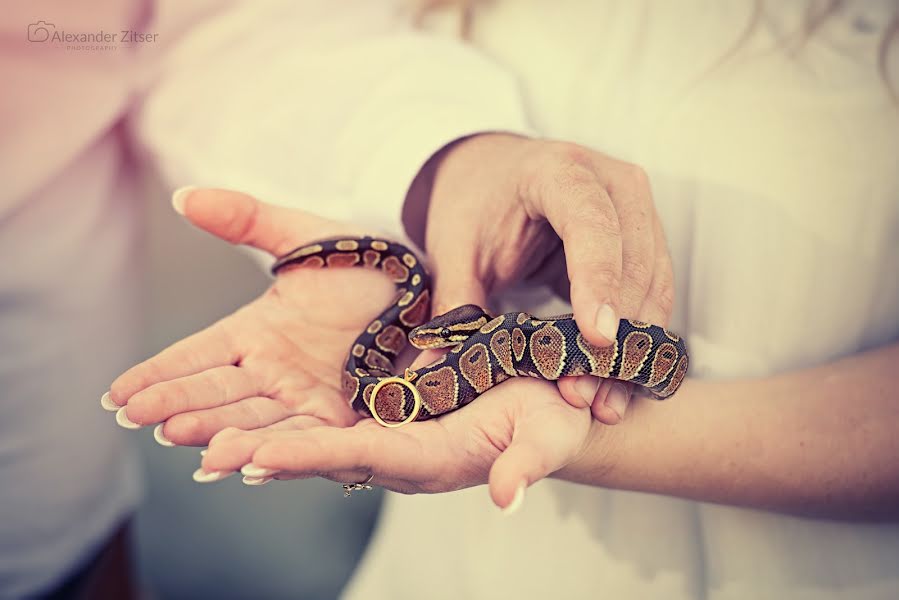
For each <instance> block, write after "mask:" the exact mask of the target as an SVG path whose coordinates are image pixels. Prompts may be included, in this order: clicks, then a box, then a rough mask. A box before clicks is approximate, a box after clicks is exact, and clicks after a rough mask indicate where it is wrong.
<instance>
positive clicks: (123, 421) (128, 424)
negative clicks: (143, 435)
mask: <svg viewBox="0 0 899 600" xmlns="http://www.w3.org/2000/svg"><path fill="white" fill-rule="evenodd" d="M126 408H127V406H123V407H122V408H120V409H119V410H118V411H116V414H115V422H116V423H118V424H119V426H120V427H124V428H125V429H140V428H141V427H142V425H140V424H138V423H135V422H134V421H132V420H131V419H129V418H128V415H126V414H125V409H126Z"/></svg>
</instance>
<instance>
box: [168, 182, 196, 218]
mask: <svg viewBox="0 0 899 600" xmlns="http://www.w3.org/2000/svg"><path fill="white" fill-rule="evenodd" d="M195 189H197V186H195V185H186V186H184V187H180V188H178V189H177V190H175V191H174V192H172V208H174V209H175V212H176V213H178V214H179V215H184V201H185V200H186V199H187V196H188V194H190V193H191V192H192V191H194V190H195Z"/></svg>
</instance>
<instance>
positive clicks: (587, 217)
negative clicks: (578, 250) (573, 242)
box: [559, 198, 621, 243]
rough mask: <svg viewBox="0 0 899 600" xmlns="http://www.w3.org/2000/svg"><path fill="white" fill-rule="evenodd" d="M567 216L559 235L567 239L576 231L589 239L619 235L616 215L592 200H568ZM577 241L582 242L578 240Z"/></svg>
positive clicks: (604, 239)
mask: <svg viewBox="0 0 899 600" xmlns="http://www.w3.org/2000/svg"><path fill="white" fill-rule="evenodd" d="M569 205H570V207H569V211H568V212H569V218H568V219H567V220H566V221H565V222H564V225H563V227H562V231H559V235H561V236H562V239H565V240H567V239H568V238H569V237H570V236H571V235H574V234H576V233H577V232H578V231H583V232H584V236H585V237H588V238H589V239H590V240H591V241H594V242H595V241H596V240H603V241H606V240H609V239H615V238H620V237H621V224H620V223H619V222H618V218H617V215H615V214H614V212H612V211H610V210H604V208H603V207H601V206H599V205H597V204H596V203H594V202H581V201H578V199H576V198H572V199H571V200H569ZM578 243H583V242H582V241H580V240H578Z"/></svg>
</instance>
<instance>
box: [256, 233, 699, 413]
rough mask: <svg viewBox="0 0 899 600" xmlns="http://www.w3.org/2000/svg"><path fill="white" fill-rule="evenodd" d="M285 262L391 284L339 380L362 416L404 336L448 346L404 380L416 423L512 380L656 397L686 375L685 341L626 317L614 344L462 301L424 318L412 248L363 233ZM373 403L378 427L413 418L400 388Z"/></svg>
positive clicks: (280, 264) (565, 324)
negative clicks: (639, 391) (381, 277)
mask: <svg viewBox="0 0 899 600" xmlns="http://www.w3.org/2000/svg"><path fill="white" fill-rule="evenodd" d="M288 266H291V267H305V268H326V267H351V266H362V267H368V268H372V269H380V270H381V271H383V272H384V274H385V275H386V276H387V277H389V278H390V279H391V280H392V281H393V282H394V283H395V284H396V286H397V294H396V298H395V300H394V301H393V302H392V303H391V304H390V306H389V307H388V308H387V309H386V310H385V311H384V312H383V313H382V314H381V315H380V316H379V317H378V318H377V319H375V320H374V321H372V322H371V324H369V326H368V327H367V328H366V329H365V331H363V332H362V334H361V335H360V336H359V337H358V338H357V339H356V341H355V343H354V344H353V345H352V347H351V348H350V352H349V357H348V358H347V362H346V365H345V369H344V372H343V376H342V388H343V391H344V394H345V395H346V397H347V399H348V401H349V402H350V404H351V405H352V407H353V408H354V409H355V410H356V411H358V412H360V413H362V414H364V415H366V416H368V415H371V409H370V403H371V402H372V398H371V394H372V391H373V390H374V389H375V386H376V385H377V384H378V382H379V381H381V380H382V379H384V378H388V377H394V365H393V360H394V358H396V356H397V355H399V353H400V352H402V350H403V349H404V348H405V347H406V344H407V341H408V340H410V339H411V341H412V342H413V345H415V346H417V347H419V348H428V347H447V346H451V347H452V350H451V351H450V352H449V353H447V354H446V356H444V357H441V358H440V359H438V360H437V361H436V362H434V363H432V364H430V365H428V366H426V367H422V368H419V369H416V370H415V371H410V370H407V371H406V373H405V375H404V378H405V379H406V381H408V382H411V384H412V385H413V386H414V387H415V388H416V390H417V391H418V393H419V394H420V397H421V408H420V411H419V412H418V414H417V416H416V417H415V418H416V420H424V419H429V418H432V417H436V416H438V415H442V414H444V413H447V412H450V411H452V410H456V409H457V408H461V407H462V406H465V405H466V404H468V403H469V402H471V401H472V400H474V399H475V398H477V397H478V396H480V395H481V394H483V393H484V392H486V391H487V390H489V389H490V388H491V387H493V386H495V385H497V384H499V383H502V382H503V381H506V380H507V379H509V378H511V377H517V376H528V377H537V378H540V379H548V380H555V379H559V378H560V377H565V376H569V375H586V374H591V375H598V376H600V377H611V378H614V379H619V380H622V381H629V382H632V383H635V384H637V385H640V386H643V387H644V388H646V389H647V390H648V391H649V392H650V393H651V394H652V395H653V396H654V397H656V398H658V399H663V398H667V397H668V396H670V395H672V394H673V393H674V392H675V391H677V388H678V387H679V386H680V384H681V383H682V382H683V380H684V377H685V376H686V374H687V368H688V365H689V358H688V356H687V348H686V344H685V343H684V340H683V339H682V338H680V337H679V336H678V335H676V334H674V333H672V332H670V331H668V330H667V329H665V328H663V327H659V326H657V325H651V324H649V323H642V322H640V321H636V320H633V319H622V320H621V321H620V323H619V326H618V335H617V338H616V340H615V343H614V344H612V345H611V346H608V347H598V346H594V345H592V344H590V343H589V342H588V341H587V340H586V339H584V337H583V336H582V335H581V333H580V330H579V329H578V326H577V324H576V323H575V321H574V319H573V318H571V315H563V316H560V317H554V318H549V319H539V318H535V317H533V316H531V315H529V314H527V313H523V312H519V313H508V314H504V315H500V316H497V317H491V316H490V315H488V314H487V313H486V312H485V311H484V310H483V309H481V308H480V307H477V306H473V305H466V306H462V307H459V308H457V309H454V310H452V311H450V312H448V313H446V314H445V315H441V316H438V317H435V318H434V319H431V320H430V321H429V320H428V316H429V314H430V277H429V275H428V272H427V270H426V269H425V267H424V265H422V263H421V261H420V260H419V259H418V258H417V257H416V256H415V254H413V253H412V251H410V250H409V249H408V248H406V247H405V246H403V245H401V244H397V243H394V242H390V241H386V240H381V239H375V238H370V237H363V238H343V239H334V240H324V241H319V242H315V243H312V244H307V245H304V246H301V247H299V248H297V249H296V250H293V251H292V252H290V253H288V254H286V255H284V256H282V257H281V258H279V259H278V260H277V261H276V262H275V264H274V265H273V266H272V273H274V274H277V273H278V272H279V271H280V270H282V269H284V268H286V267H288ZM410 332H411V335H410ZM374 402H375V409H376V412H377V413H378V415H379V416H380V417H381V418H382V419H383V420H384V421H387V422H400V421H403V420H405V419H406V418H407V417H409V416H410V415H411V414H412V410H413V406H414V404H415V399H414V395H413V394H412V392H411V391H410V390H409V388H408V387H407V386H405V385H401V384H400V383H387V384H386V385H383V386H382V387H381V389H380V390H379V391H378V394H377V397H376V398H375V399H374Z"/></svg>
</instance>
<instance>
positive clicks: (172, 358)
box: [109, 320, 241, 406]
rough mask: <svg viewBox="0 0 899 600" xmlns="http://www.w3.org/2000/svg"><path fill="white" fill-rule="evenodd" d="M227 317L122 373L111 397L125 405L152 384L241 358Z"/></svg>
mask: <svg viewBox="0 0 899 600" xmlns="http://www.w3.org/2000/svg"><path fill="white" fill-rule="evenodd" d="M226 321H227V320H223V321H219V322H218V323H215V324H214V325H211V326H210V327H207V328H206V329H204V330H203V331H200V332H197V333H195V334H193V335H191V336H190V337H186V338H184V339H183V340H181V341H179V342H177V343H175V344H172V345H171V346H169V347H168V348H166V349H165V350H163V351H162V352H160V353H159V354H157V355H156V356H154V357H152V358H150V359H147V360H145V361H144V362H142V363H140V364H137V365H135V366H133V367H131V368H130V369H128V370H127V371H125V372H124V373H122V374H121V375H119V376H118V377H117V378H116V380H115V381H113V382H112V385H110V386H109V397H110V400H112V402H113V403H115V404H117V405H118V406H124V405H125V404H126V403H127V402H128V401H129V399H130V398H131V397H132V396H133V395H134V394H136V393H137V392H139V391H141V390H143V389H146V388H148V387H150V386H151V385H154V384H157V383H161V382H163V381H170V380H172V379H177V378H179V377H186V376H188V375H194V374H196V373H201V372H203V371H205V370H207V369H212V368H214V367H220V366H225V365H233V364H235V363H237V362H238V361H240V359H241V354H240V352H239V350H238V346H237V343H236V342H235V340H234V339H233V338H232V337H231V335H230V334H229V333H228V328H227V325H226Z"/></svg>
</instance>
